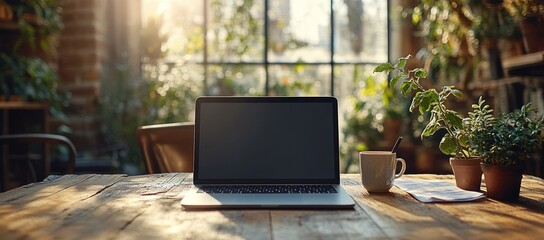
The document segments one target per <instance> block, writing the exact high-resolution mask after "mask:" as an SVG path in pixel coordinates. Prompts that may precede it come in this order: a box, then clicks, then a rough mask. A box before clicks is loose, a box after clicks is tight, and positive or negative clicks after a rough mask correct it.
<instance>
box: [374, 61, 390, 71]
mask: <svg viewBox="0 0 544 240" xmlns="http://www.w3.org/2000/svg"><path fill="white" fill-rule="evenodd" d="M394 69H395V67H394V66H393V64H391V63H382V64H380V65H378V66H377V67H376V68H374V72H375V73H376V72H384V71H385V72H387V73H389V72H391V71H393V70H394Z"/></svg>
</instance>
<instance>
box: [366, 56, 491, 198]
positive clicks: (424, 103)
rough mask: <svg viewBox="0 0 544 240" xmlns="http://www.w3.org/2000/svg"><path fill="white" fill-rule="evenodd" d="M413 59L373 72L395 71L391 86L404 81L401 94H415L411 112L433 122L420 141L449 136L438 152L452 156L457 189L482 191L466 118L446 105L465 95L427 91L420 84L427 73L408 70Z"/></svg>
mask: <svg viewBox="0 0 544 240" xmlns="http://www.w3.org/2000/svg"><path fill="white" fill-rule="evenodd" d="M410 57H411V56H410V55H408V56H406V57H401V58H399V59H398V61H397V63H395V64H392V63H384V64H380V65H378V66H377V67H376V68H375V69H374V72H386V73H388V74H390V73H391V72H393V71H396V75H394V76H393V77H392V78H391V80H390V84H389V85H390V86H391V87H394V86H395V85H396V84H397V82H398V81H402V83H401V84H400V90H401V93H402V94H403V95H404V96H407V95H408V94H409V93H412V92H413V93H415V95H414V97H413V99H412V103H411V105H410V112H412V111H413V110H415V109H418V111H419V113H420V114H422V115H423V114H425V113H430V121H429V123H428V124H427V125H426V126H425V128H424V130H423V132H422V133H421V137H422V138H423V137H429V136H432V135H434V134H435V133H436V132H437V131H438V130H442V129H443V130H445V131H446V134H445V135H444V136H443V137H442V140H441V141H440V144H439V148H440V150H441V151H442V152H443V153H445V154H446V155H451V156H453V157H451V158H450V164H451V166H452V168H453V172H454V174H455V180H456V184H457V186H458V187H459V188H462V189H465V190H471V191H479V190H480V184H481V179H482V171H481V169H480V161H479V158H478V157H476V156H474V155H473V152H471V149H470V148H469V146H468V145H467V144H466V139H467V135H468V133H469V132H470V131H469V130H468V129H467V128H465V126H464V124H463V117H462V116H461V115H460V114H459V113H457V112H456V111H454V110H452V109H449V108H448V107H447V106H446V102H447V100H448V99H450V97H451V96H453V97H455V98H459V99H461V98H463V93H462V92H461V91H459V90H458V89H455V88H454V87H453V86H444V87H442V89H440V90H437V89H434V88H426V87H424V86H423V85H422V84H421V83H420V81H421V80H422V79H425V78H426V77H427V71H426V70H425V69H422V68H414V69H411V70H408V71H407V70H405V66H406V63H407V61H408V59H409V58H410Z"/></svg>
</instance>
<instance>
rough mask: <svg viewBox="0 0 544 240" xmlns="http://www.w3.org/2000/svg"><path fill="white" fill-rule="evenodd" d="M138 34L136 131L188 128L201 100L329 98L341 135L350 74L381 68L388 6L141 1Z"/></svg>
mask: <svg viewBox="0 0 544 240" xmlns="http://www.w3.org/2000/svg"><path fill="white" fill-rule="evenodd" d="M331 14H332V15H331ZM331 16H333V17H332V18H331ZM331 20H334V21H331ZM331 22H332V24H331ZM141 32H142V58H141V61H142V74H141V81H138V83H134V84H132V83H127V84H129V85H131V87H132V89H133V92H134V95H135V96H136V97H134V98H131V99H137V102H134V103H130V104H129V103H127V104H125V107H127V106H134V109H132V110H131V111H128V112H130V113H131V114H136V115H138V116H139V117H137V121H136V122H138V124H140V125H143V124H155V123H167V122H182V121H191V120H193V119H194V113H193V111H194V109H193V107H194V99H195V98H196V97H197V96H200V95H253V96H265V95H270V96H295V95H297V96H300V95H334V96H336V97H337V98H339V100H340V105H341V106H340V107H341V109H342V110H341V111H342V113H340V115H341V120H340V122H341V123H340V124H341V128H344V127H345V124H344V121H343V118H344V113H343V112H344V111H345V109H350V108H353V106H352V105H351V101H349V100H348V97H349V96H350V95H352V94H353V93H354V92H355V90H354V89H359V88H358V87H357V86H354V83H355V82H359V81H363V80H364V79H365V78H366V77H365V76H364V74H354V71H357V70H356V69H358V68H361V67H364V68H365V69H372V68H373V67H374V66H375V65H377V64H379V63H381V62H385V61H387V42H388V41H387V2H386V1H378V2H376V1H370V0H362V1H359V0H291V1H290V0H266V1H265V0H202V1H190V0H184V1H173V0H163V1H154V0H153V1H152V0H142V29H141ZM331 46H332V48H331ZM366 72H368V71H366ZM365 74H368V75H370V72H368V73H365ZM376 82H379V83H380V84H381V83H383V82H385V76H384V77H383V79H376ZM116 97H119V96H116ZM110 112H111V111H110ZM126 118H129V117H128V116H126ZM118 119H121V117H119V115H118ZM119 126H123V124H122V121H120V122H119ZM135 127H136V126H135Z"/></svg>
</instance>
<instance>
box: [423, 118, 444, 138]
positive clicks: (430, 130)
mask: <svg viewBox="0 0 544 240" xmlns="http://www.w3.org/2000/svg"><path fill="white" fill-rule="evenodd" d="M440 128H441V127H440V125H438V121H437V120H436V117H435V115H434V114H433V116H432V117H431V120H430V121H429V123H428V124H427V126H425V129H423V132H421V137H428V136H432V135H433V134H434V133H436V131H438V129H440Z"/></svg>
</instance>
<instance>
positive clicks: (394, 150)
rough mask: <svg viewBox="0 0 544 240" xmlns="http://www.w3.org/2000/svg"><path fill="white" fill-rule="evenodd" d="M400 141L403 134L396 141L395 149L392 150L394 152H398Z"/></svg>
mask: <svg viewBox="0 0 544 240" xmlns="http://www.w3.org/2000/svg"><path fill="white" fill-rule="evenodd" d="M400 141H402V136H400V137H399V138H397V141H396V142H395V146H393V150H391V152H392V153H395V152H397V148H399V145H400Z"/></svg>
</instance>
